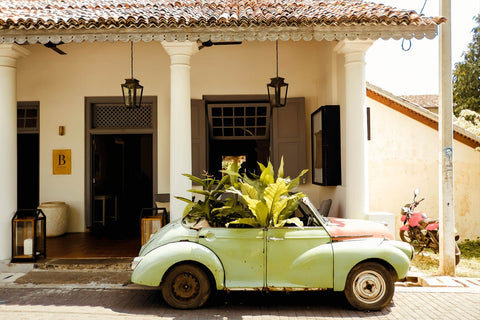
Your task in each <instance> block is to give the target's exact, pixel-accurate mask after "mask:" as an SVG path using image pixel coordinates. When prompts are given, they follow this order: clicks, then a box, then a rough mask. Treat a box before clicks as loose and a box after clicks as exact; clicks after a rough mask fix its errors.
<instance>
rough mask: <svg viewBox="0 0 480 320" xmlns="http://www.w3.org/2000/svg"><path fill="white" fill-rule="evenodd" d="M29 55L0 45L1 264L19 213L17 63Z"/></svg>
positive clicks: (7, 255) (8, 255)
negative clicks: (15, 217) (17, 212)
mask: <svg viewBox="0 0 480 320" xmlns="http://www.w3.org/2000/svg"><path fill="white" fill-rule="evenodd" d="M28 53H29V51H28V50H26V49H24V48H22V47H20V46H19V45H16V44H2V45H0V146H1V147H2V151H1V152H0V177H1V179H0V190H1V191H0V204H1V206H2V207H1V209H0V260H9V259H10V258H11V253H12V247H11V246H12V244H11V239H12V234H11V230H12V227H11V225H12V222H11V219H12V217H13V215H14V214H15V211H16V209H17V74H16V65H17V59H18V58H21V57H24V56H26V55H28Z"/></svg>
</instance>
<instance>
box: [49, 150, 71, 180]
mask: <svg viewBox="0 0 480 320" xmlns="http://www.w3.org/2000/svg"><path fill="white" fill-rule="evenodd" d="M53 174H72V150H71V149H64V150H53Z"/></svg>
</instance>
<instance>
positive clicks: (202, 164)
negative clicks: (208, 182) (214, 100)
mask: <svg viewBox="0 0 480 320" xmlns="http://www.w3.org/2000/svg"><path fill="white" fill-rule="evenodd" d="M191 106H192V174H193V175H194V176H196V177H202V173H203V172H204V171H206V170H207V156H206V152H207V129H206V117H205V102H204V101H203V100H199V99H192V100H191Z"/></svg>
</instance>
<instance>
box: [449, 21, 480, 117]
mask: <svg viewBox="0 0 480 320" xmlns="http://www.w3.org/2000/svg"><path fill="white" fill-rule="evenodd" d="M475 21H476V22H477V26H475V27H474V28H473V30H472V31H473V39H472V42H470V43H469V45H468V51H466V52H464V53H463V57H464V61H462V62H457V63H455V68H454V70H453V102H455V104H456V107H455V109H454V113H455V115H456V116H457V117H458V116H459V114H460V111H462V110H464V109H469V110H473V111H476V112H480V14H479V15H478V16H476V17H475Z"/></svg>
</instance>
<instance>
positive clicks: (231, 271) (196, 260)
mask: <svg viewBox="0 0 480 320" xmlns="http://www.w3.org/2000/svg"><path fill="white" fill-rule="evenodd" d="M296 215H297V216H298V217H299V218H300V219H301V220H302V221H303V222H304V225H305V226H304V227H303V228H300V227H297V226H288V227H282V228H270V229H266V228H213V227H209V226H208V225H206V224H205V222H204V221H200V222H199V223H195V224H193V223H188V222H187V221H186V219H183V220H182V221H176V222H172V223H170V224H168V225H166V226H165V227H164V228H162V229H161V230H160V231H158V232H157V233H156V234H154V235H153V236H152V237H151V239H150V241H149V242H147V243H146V244H145V245H144V246H143V247H142V249H141V250H140V254H139V256H138V257H136V258H135V259H134V261H133V263H132V268H133V273H132V282H134V283H137V284H141V285H146V286H154V287H160V289H161V292H162V295H163V298H164V300H165V301H166V302H167V304H169V305H170V306H171V307H174V308H180V309H192V308H198V307H201V306H202V305H203V304H204V303H205V302H206V301H207V300H208V298H209V297H210V295H211V294H212V293H213V292H214V291H215V290H265V291H274V290H281V291H284V290H286V291H295V290H301V291H305V290H334V291H344V292H345V296H346V298H347V300H348V302H349V303H350V304H351V305H352V306H353V307H354V308H357V309H360V310H378V309H381V308H383V307H385V306H386V305H388V304H389V303H390V301H391V299H392V297H393V294H394V289H395V286H394V283H395V281H397V280H399V279H403V278H405V277H406V275H407V271H408V268H409V266H410V261H411V259H412V258H413V254H414V251H413V248H412V247H411V246H410V245H409V244H407V243H405V242H399V241H393V240H390V239H388V238H391V234H390V233H389V232H388V229H387V228H386V227H385V226H383V225H381V224H378V223H375V222H370V221H363V220H347V219H335V218H326V217H323V216H322V215H320V214H319V212H318V211H317V209H315V207H314V206H313V205H312V204H311V202H310V201H309V200H308V198H304V199H302V202H301V204H300V206H299V210H297V212H296ZM361 230H371V232H370V231H368V232H364V231H363V232H362V231H361Z"/></svg>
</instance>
